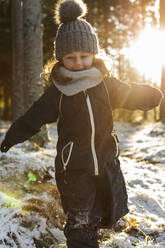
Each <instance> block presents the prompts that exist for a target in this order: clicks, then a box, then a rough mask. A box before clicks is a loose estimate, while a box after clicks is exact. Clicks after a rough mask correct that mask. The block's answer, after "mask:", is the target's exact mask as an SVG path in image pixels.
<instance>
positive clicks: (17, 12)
mask: <svg viewBox="0 0 165 248" xmlns="http://www.w3.org/2000/svg"><path fill="white" fill-rule="evenodd" d="M11 28H12V119H13V120H16V119H17V118H18V117H20V116H21V115H22V114H23V113H24V94H23V86H24V61H23V57H24V56H23V54H24V51H23V9H22V0H12V1H11Z"/></svg>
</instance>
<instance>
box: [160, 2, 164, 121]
mask: <svg viewBox="0 0 165 248" xmlns="http://www.w3.org/2000/svg"><path fill="white" fill-rule="evenodd" d="M160 29H161V31H164V32H165V1H164V0H160ZM161 90H162V92H163V94H164V95H165V65H162V77H161ZM160 120H161V121H162V122H163V123H165V99H163V101H162V102H161V105H160Z"/></svg>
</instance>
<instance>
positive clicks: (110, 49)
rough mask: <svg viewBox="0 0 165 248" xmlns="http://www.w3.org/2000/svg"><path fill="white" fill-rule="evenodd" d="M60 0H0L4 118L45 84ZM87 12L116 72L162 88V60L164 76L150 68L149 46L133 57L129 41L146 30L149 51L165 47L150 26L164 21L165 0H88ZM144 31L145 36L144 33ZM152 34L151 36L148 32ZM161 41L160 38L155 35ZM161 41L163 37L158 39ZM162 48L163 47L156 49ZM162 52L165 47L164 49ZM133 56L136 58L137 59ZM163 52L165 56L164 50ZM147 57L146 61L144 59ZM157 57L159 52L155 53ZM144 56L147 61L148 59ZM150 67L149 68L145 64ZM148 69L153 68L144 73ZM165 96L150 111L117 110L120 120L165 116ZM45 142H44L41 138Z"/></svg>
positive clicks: (0, 108)
mask: <svg viewBox="0 0 165 248" xmlns="http://www.w3.org/2000/svg"><path fill="white" fill-rule="evenodd" d="M56 2H57V1H56V0H35V1H33V0H0V119H2V120H15V119H16V118H18V117H19V116H20V115H21V114H23V113H24V112H25V111H26V110H27V109H28V108H29V107H30V106H31V104H32V103H33V102H34V101H35V100H36V99H37V98H38V97H39V96H40V95H41V94H42V93H43V90H44V89H45V88H46V80H45V79H46V78H45V77H44V74H43V73H42V72H43V69H44V68H45V65H46V64H47V63H48V61H50V60H52V59H53V53H54V47H53V45H54V40H55V35H56V31H57V28H58V26H57V25H56V23H55V21H54V7H55V4H56ZM85 3H86V4H87V6H88V9H89V13H88V14H87V16H86V19H87V21H89V22H90V23H91V24H92V26H94V27H95V29H96V32H97V34H98V37H99V41H100V46H101V48H103V49H104V51H105V52H106V53H107V54H108V55H109V57H110V60H111V63H110V66H112V70H113V75H114V76H116V77H117V78H118V79H120V80H123V81H125V82H127V83H129V84H130V83H132V82H137V83H146V82H147V83H149V84H153V85H156V86H157V87H161V89H162V91H163V92H164V85H165V82H164V78H165V77H164V74H165V70H164V66H163V63H161V73H160V74H161V75H162V76H161V75H160V77H157V78H154V77H152V71H153V70H155V69H154V68H153V65H152V66H151V68H149V67H148V68H147V67H146V64H147V63H148V62H147V61H146V60H145V57H147V56H148V52H147V50H146V49H145V47H141V48H140V49H141V50H139V51H140V52H141V53H142V56H141V58H140V59H141V62H139V64H141V68H140V69H139V68H138V63H133V61H137V62H138V60H139V57H138V53H139V51H136V52H133V55H132V57H130V51H131V46H133V45H134V44H135V42H136V41H137V39H138V37H140V35H141V34H142V33H143V40H142V43H146V44H148V45H146V46H147V47H148V46H151V45H154V46H153V47H150V51H151V52H150V53H152V52H153V51H154V50H156V49H159V50H160V49H163V46H162V47H159V44H158V43H157V44H154V41H153V36H151V37H150V36H149V33H147V32H149V31H147V30H149V29H150V30H155V31H159V30H160V28H161V29H163V28H164V27H165V17H164V16H165V15H164V13H165V1H163V0H160V1H159V0H136V1H134V0H122V1H121V0H104V1H103V0H86V1H85ZM144 34H146V36H144ZM147 35H148V38H147ZM155 42H157V40H156V41H155ZM158 42H159V40H158ZM158 54H159V53H158ZM161 54H164V51H163V50H162V51H161ZM133 57H134V60H133ZM164 57H165V56H164ZM143 60H144V61H143ZM152 60H153V61H156V62H157V63H158V60H161V58H159V57H154V53H153V56H152ZM145 61H146V62H145ZM146 68H147V69H146ZM146 70H148V71H149V73H148V74H147V73H146ZM164 105H165V104H164V101H163V102H162V104H161V108H157V109H154V110H152V111H149V112H148V113H146V112H142V111H134V112H132V111H123V110H117V111H116V112H115V113H114V117H115V119H116V120H118V121H120V120H122V121H131V122H138V121H142V120H146V119H148V120H149V121H151V120H156V121H157V120H161V121H162V122H164V121H165V107H164ZM41 143H42V142H41Z"/></svg>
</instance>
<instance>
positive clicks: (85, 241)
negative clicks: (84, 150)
mask: <svg viewBox="0 0 165 248" xmlns="http://www.w3.org/2000/svg"><path fill="white" fill-rule="evenodd" d="M116 161H117V163H113V164H111V165H110V166H107V168H106V169H105V173H103V174H102V175H99V176H91V175H89V174H88V173H87V172H85V171H83V170H70V171H69V170H68V171H67V173H66V174H60V173H59V174H56V182H57V187H58V189H59V192H60V194H61V201H62V206H63V209H64V212H65V214H66V216H67V223H66V226H65V228H64V234H65V236H66V239H67V247H68V248H99V244H98V234H97V231H98V228H103V227H105V228H107V227H111V226H112V225H113V224H114V223H115V222H116V221H117V220H118V219H119V218H120V217H122V216H123V215H125V214H126V213H127V212H128V209H127V194H126V189H125V181H124V178H123V175H122V172H121V170H120V163H119V161H118V160H116Z"/></svg>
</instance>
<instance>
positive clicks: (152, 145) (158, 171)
mask: <svg viewBox="0 0 165 248" xmlns="http://www.w3.org/2000/svg"><path fill="white" fill-rule="evenodd" d="M9 125H10V123H7V122H0V143H1V141H2V139H3V137H4V135H5V132H6V130H7V128H8V127H9ZM115 129H116V131H117V133H118V136H119V141H120V144H119V145H120V161H121V167H122V170H123V173H124V177H125V180H126V186H127V191H128V196H129V210H130V211H129V214H127V215H126V216H125V217H124V218H122V219H121V220H119V222H118V223H117V224H116V225H115V227H114V228H113V229H112V230H101V231H100V234H101V235H102V239H101V240H100V247H101V248H104V247H107V248H108V247H109V248H111V247H112V248H133V247H140V248H142V247H149V248H150V247H159V248H164V247H165V176H164V174H165V149H164V145H165V125H163V124H162V123H159V122H158V123H149V124H145V125H139V124H138V125H137V124H136V125H135V124H129V123H116V124H115ZM48 130H49V138H50V142H49V144H48V145H47V147H46V148H38V147H34V146H33V145H32V144H31V143H30V142H29V141H26V142H24V143H23V144H18V145H16V146H14V147H13V148H11V149H10V150H9V151H8V153H6V154H4V153H3V154H2V153H0V248H5V247H18V248H27V247H30V248H35V247H36V248H48V247H49V248H57V247H59V248H60V247H65V237H64V235H63V232H62V228H63V225H64V223H65V216H64V214H63V211H62V209H61V206H60V199H59V194H58V190H57V187H56V184H55V180H54V156H55V154H56V149H55V147H56V142H57V131H56V125H55V124H51V125H49V126H48Z"/></svg>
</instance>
